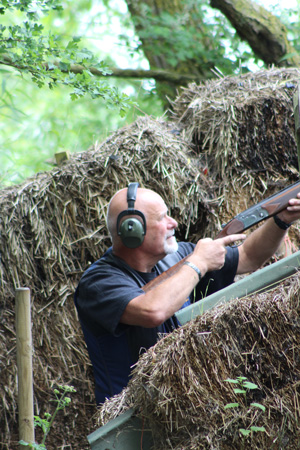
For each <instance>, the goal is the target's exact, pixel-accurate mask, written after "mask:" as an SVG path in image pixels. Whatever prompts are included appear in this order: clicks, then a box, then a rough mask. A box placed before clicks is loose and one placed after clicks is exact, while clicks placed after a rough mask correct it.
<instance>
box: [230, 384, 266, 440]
mask: <svg viewBox="0 0 300 450" xmlns="http://www.w3.org/2000/svg"><path fill="white" fill-rule="evenodd" d="M225 381H227V382H228V383H232V384H236V385H237V387H236V388H234V389H233V392H234V393H235V394H242V395H243V397H244V403H245V407H247V394H248V392H249V391H250V390H255V389H258V386H257V384H255V383H251V382H250V381H248V380H247V378H246V377H243V376H239V377H237V378H236V379H231V378H227V379H226V380H225ZM250 406H251V407H252V408H257V409H260V410H262V411H263V412H265V410H266V408H265V406H263V405H261V404H260V403H256V402H252V403H251V404H250ZM238 407H240V403H237V402H232V403H227V405H225V406H224V409H232V408H238ZM259 431H261V432H264V431H266V429H265V427H260V426H258V425H250V426H249V427H248V428H247V429H245V428H240V429H239V432H240V433H241V435H242V436H243V437H244V438H246V437H247V436H249V435H252V433H254V432H259Z"/></svg>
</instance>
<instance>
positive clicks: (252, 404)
mask: <svg viewBox="0 0 300 450" xmlns="http://www.w3.org/2000/svg"><path fill="white" fill-rule="evenodd" d="M251 406H254V407H255V408H260V409H261V410H262V411H264V412H265V410H266V407H265V406H264V405H261V404H260V403H251Z"/></svg>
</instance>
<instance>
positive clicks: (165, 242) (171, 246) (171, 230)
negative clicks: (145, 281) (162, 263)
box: [143, 195, 178, 258]
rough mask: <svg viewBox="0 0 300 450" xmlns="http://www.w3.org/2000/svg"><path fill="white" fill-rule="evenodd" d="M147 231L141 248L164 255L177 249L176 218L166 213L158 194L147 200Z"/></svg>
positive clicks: (164, 205) (157, 254) (155, 254)
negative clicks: (149, 200)
mask: <svg viewBox="0 0 300 450" xmlns="http://www.w3.org/2000/svg"><path fill="white" fill-rule="evenodd" d="M145 217H146V222H147V232H146V236H145V239H144V243H143V250H145V251H146V252H148V253H151V254H152V255H153V256H159V257H161V258H162V257H164V256H165V255H167V254H169V253H173V252H176V251H177V248H178V244H177V241H176V238H175V229H176V228H177V225H178V224H177V222H176V220H174V219H172V217H170V216H169V215H168V208H167V206H166V204H165V202H164V201H163V199H162V198H161V197H160V196H159V195H155V196H153V199H152V201H151V202H147V208H146V213H145Z"/></svg>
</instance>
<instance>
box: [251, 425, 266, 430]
mask: <svg viewBox="0 0 300 450" xmlns="http://www.w3.org/2000/svg"><path fill="white" fill-rule="evenodd" d="M250 430H251V431H262V432H263V431H266V429H265V427H256V426H254V425H253V426H252V427H250Z"/></svg>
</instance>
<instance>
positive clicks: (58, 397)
mask: <svg viewBox="0 0 300 450" xmlns="http://www.w3.org/2000/svg"><path fill="white" fill-rule="evenodd" d="M53 392H54V395H55V400H54V401H55V402H56V408H55V411H54V413H53V414H52V415H51V414H50V413H45V417H44V419H42V418H41V417H39V416H34V419H35V420H34V425H35V427H36V426H38V427H40V428H41V429H42V431H43V439H42V442H41V444H37V443H35V442H32V443H31V442H30V443H29V442H25V441H22V440H21V441H20V442H19V443H20V444H22V446H24V447H29V448H33V449H35V450H46V446H45V442H46V439H47V436H48V434H49V432H50V430H51V427H52V426H53V422H54V419H55V417H56V415H57V413H58V411H61V410H63V409H65V408H66V407H67V406H68V405H69V404H70V403H71V398H70V397H69V396H68V394H70V393H72V392H76V389H74V388H73V386H68V385H65V386H61V385H60V386H58V389H54V391H53Z"/></svg>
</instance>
